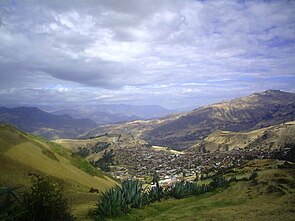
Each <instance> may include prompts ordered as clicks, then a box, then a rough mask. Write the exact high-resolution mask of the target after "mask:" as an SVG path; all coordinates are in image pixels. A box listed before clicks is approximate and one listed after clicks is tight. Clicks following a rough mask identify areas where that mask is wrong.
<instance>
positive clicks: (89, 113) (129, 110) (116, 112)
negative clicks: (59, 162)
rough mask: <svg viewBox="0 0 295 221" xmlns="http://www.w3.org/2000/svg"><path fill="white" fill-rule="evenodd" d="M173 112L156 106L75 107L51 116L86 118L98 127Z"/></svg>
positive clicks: (161, 115) (56, 112)
mask: <svg viewBox="0 0 295 221" xmlns="http://www.w3.org/2000/svg"><path fill="white" fill-rule="evenodd" d="M172 112H173V111H171V110H168V109H165V108H163V107H161V106H158V105H127V104H117V105H106V104H105V105H98V106H77V107H73V108H62V109H60V110H57V111H53V112H52V113H53V114H56V115H62V114H68V115H70V116H72V117H73V118H76V119H80V118H88V119H91V120H93V121H95V122H96V123H97V124H99V125H103V124H110V123H123V122H128V121H134V120H143V119H151V118H159V117H163V116H165V115H168V114H171V113H172Z"/></svg>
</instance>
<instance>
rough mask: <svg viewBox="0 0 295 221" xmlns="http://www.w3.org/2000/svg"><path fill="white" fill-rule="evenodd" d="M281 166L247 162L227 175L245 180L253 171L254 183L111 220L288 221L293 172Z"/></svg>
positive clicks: (294, 179)
mask: <svg viewBox="0 0 295 221" xmlns="http://www.w3.org/2000/svg"><path fill="white" fill-rule="evenodd" d="M282 164H283V162H282V161H274V160H255V161H249V162H248V163H246V164H245V165H243V166H242V167H241V168H239V169H236V170H235V171H234V172H231V173H228V174H227V175H230V176H232V175H235V176H237V177H242V176H249V175H250V173H251V171H254V170H255V171H257V173H258V176H257V178H256V179H255V180H252V181H246V180H245V181H238V182H233V183H231V185H230V187H228V188H226V189H218V190H216V191H214V192H209V193H205V194H201V195H198V196H192V197H189V198H184V199H180V200H175V199H169V200H163V201H162V202H157V203H154V204H152V205H150V206H147V207H146V208H144V209H133V210H132V211H131V212H130V214H128V215H125V216H122V217H118V218H116V219H113V220H115V221H127V220H128V221H136V220H143V221H151V220H153V221H160V220H161V221H170V220H180V221H189V220H200V221H208V220H220V221H226V220H245V221H246V220H249V221H268V220H276V221H285V220H288V221H291V220H294V214H295V211H294V203H295V187H294V183H295V175H294V164H292V165H293V167H292V168H293V169H292V168H289V169H288V168H280V166H279V165H282Z"/></svg>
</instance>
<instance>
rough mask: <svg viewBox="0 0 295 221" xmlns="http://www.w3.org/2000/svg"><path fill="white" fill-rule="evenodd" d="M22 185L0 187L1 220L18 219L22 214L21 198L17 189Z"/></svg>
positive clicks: (10, 220)
mask: <svg viewBox="0 0 295 221" xmlns="http://www.w3.org/2000/svg"><path fill="white" fill-rule="evenodd" d="M18 188H20V187H15V188H11V187H0V220H5V221H13V220H18V219H19V217H20V215H21V209H20V204H19V199H18V197H17V195H16V194H15V190H17V189H18Z"/></svg>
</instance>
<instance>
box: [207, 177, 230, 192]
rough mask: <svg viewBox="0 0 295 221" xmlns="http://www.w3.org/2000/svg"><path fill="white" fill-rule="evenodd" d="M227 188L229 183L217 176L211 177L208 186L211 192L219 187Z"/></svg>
mask: <svg viewBox="0 0 295 221" xmlns="http://www.w3.org/2000/svg"><path fill="white" fill-rule="evenodd" d="M228 186H229V181H227V180H226V179H225V178H224V177H222V176H220V177H219V176H217V177H213V178H212V181H211V182H210V184H209V187H210V189H211V190H213V189H215V188H219V187H228Z"/></svg>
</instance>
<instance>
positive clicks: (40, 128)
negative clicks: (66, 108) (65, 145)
mask: <svg viewBox="0 0 295 221" xmlns="http://www.w3.org/2000/svg"><path fill="white" fill-rule="evenodd" d="M0 123H5V124H12V125H14V126H16V127H17V128H19V129H20V130H24V131H26V132H29V133H33V134H37V135H42V136H43V137H46V138H48V139H58V138H65V137H66V138H75V137H77V136H78V135H80V134H81V133H83V132H85V131H87V130H90V129H91V128H94V127H95V126H96V125H97V124H96V123H94V122H93V121H91V120H89V119H74V118H72V117H70V116H69V115H62V116H57V115H53V114H50V113H47V112H44V111H42V110H40V109H38V108H36V107H18V108H5V107H1V108H0Z"/></svg>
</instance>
